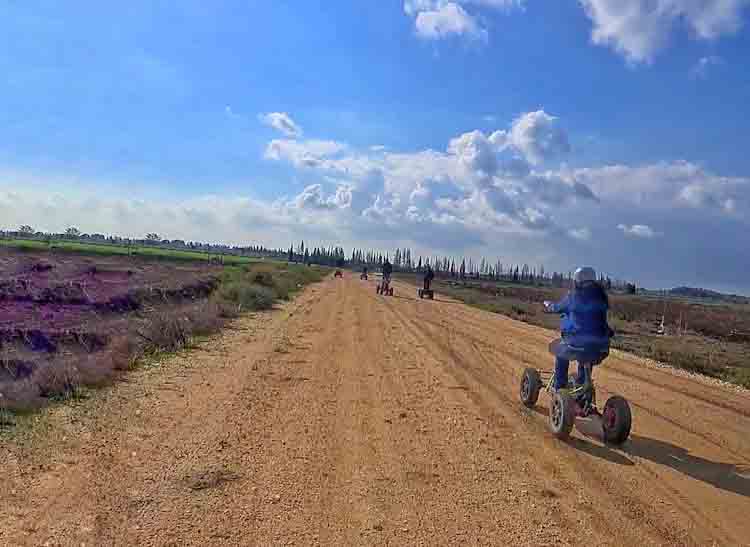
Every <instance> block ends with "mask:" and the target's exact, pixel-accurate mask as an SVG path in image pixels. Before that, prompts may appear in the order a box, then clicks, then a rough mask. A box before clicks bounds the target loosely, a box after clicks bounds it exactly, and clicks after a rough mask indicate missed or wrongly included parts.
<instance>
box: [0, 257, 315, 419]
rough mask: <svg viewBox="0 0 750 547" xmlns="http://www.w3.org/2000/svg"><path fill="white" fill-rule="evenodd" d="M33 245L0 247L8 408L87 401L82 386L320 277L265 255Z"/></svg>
mask: <svg viewBox="0 0 750 547" xmlns="http://www.w3.org/2000/svg"><path fill="white" fill-rule="evenodd" d="M0 251H2V248H0ZM31 251H33V250H32V249H29V252H25V253H24V252H22V253H19V252H18V251H17V250H14V251H9V250H8V249H6V250H5V251H2V252H3V254H2V256H0V267H2V269H3V271H0V274H5V275H2V276H1V277H0V311H2V312H3V313H2V314H0V315H2V318H1V319H0V409H3V412H4V413H6V414H7V413H8V412H9V411H11V410H12V411H19V410H26V409H33V408H36V407H39V406H42V405H44V404H45V402H47V401H50V400H77V399H81V398H84V397H85V394H86V388H88V387H94V386H99V385H105V384H107V383H109V382H111V381H112V380H113V379H114V378H115V377H116V376H117V375H119V374H121V373H122V372H123V371H127V370H129V369H131V368H133V367H134V366H136V365H137V363H139V362H141V361H142V360H143V359H144V358H146V357H154V356H156V355H158V354H160V353H163V352H176V351H181V350H183V349H186V348H189V347H190V346H191V345H192V344H193V343H194V341H195V340H196V339H197V338H201V337H204V336H208V335H211V334H214V333H216V332H218V331H219V330H220V329H221V327H222V326H224V325H225V324H226V322H227V321H228V320H231V319H233V318H235V317H237V316H239V315H240V314H242V313H244V312H250V311H257V310H267V309H270V308H272V307H273V305H274V303H276V302H277V301H278V300H285V299H288V298H289V297H290V296H291V295H292V294H293V293H294V292H296V291H298V290H299V289H300V288H302V287H303V286H304V285H306V284H308V283H311V282H314V281H317V280H320V279H321V278H322V276H323V275H324V274H325V269H322V268H318V267H310V266H303V265H297V264H289V265H288V264H285V263H280V262H270V261H265V262H264V261H257V262H248V263H246V264H242V265H233V266H224V267H212V266H207V265H199V266H197V267H194V266H189V265H187V264H179V263H176V264H175V265H170V264H169V263H163V262H160V263H154V262H148V261H145V262H144V261H143V260H141V259H132V258H131V259H128V258H125V257H122V258H118V257H111V258H106V259H105V258H104V257H103V256H102V255H94V256H95V257H96V258H91V257H84V256H79V257H76V256H75V255H73V256H69V257H66V258H60V257H57V256H55V255H53V254H48V253H43V254H42V253H39V252H31ZM94 262H95V263H94ZM196 268H197V269H196ZM40 319H41V323H40V322H39V321H40ZM4 415H5V414H4ZM4 421H6V422H7V421H8V420H6V419H4Z"/></svg>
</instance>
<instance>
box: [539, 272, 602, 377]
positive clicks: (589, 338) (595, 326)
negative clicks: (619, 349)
mask: <svg viewBox="0 0 750 547" xmlns="http://www.w3.org/2000/svg"><path fill="white" fill-rule="evenodd" d="M573 279H574V286H573V289H572V290H571V291H570V292H569V293H568V295H567V296H566V297H565V298H563V299H562V300H561V301H560V302H556V303H553V302H545V303H544V307H545V310H546V311H547V312H549V313H559V314H562V316H563V317H562V320H561V321H560V331H561V334H562V340H561V343H560V344H558V345H557V346H556V348H555V351H554V353H555V389H558V390H559V389H565V388H567V387H568V367H569V366H570V361H571V360H576V361H578V363H579V366H578V374H577V375H576V383H577V384H578V385H583V384H584V383H585V381H586V377H585V371H584V369H583V367H582V366H580V363H581V362H582V361H583V362H586V361H588V362H594V363H595V362H601V358H602V356H606V355H607V354H608V353H609V339H610V338H611V337H612V336H613V335H614V332H613V331H612V329H610V328H609V324H608V323H607V310H608V309H609V299H608V298H607V293H606V292H605V291H604V288H603V287H602V286H601V285H600V284H599V283H597V281H596V272H595V271H594V269H593V268H589V267H582V268H578V269H577V270H576V272H575V275H574V278H573Z"/></svg>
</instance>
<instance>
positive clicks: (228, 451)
mask: <svg viewBox="0 0 750 547" xmlns="http://www.w3.org/2000/svg"><path fill="white" fill-rule="evenodd" d="M407 290H408V291H409V293H410V292H411V291H412V290H414V289H412V288H407V286H402V285H400V284H396V291H397V294H398V293H401V294H402V295H404V294H408V293H407V292H406V291H407ZM553 336H554V334H553V333H550V332H548V331H545V330H543V329H538V328H536V327H531V326H529V325H525V324H522V323H517V322H514V321H511V320H509V319H507V318H503V317H500V316H497V315H494V314H490V313H487V312H482V311H480V310H476V309H473V308H468V307H466V306H463V305H460V304H457V303H452V302H439V301H434V302H428V301H419V300H417V299H413V298H408V297H403V298H388V297H380V296H377V295H375V290H374V283H372V282H361V281H359V280H355V279H354V278H353V277H352V276H349V275H348V274H347V275H345V277H344V279H342V280H334V279H330V280H326V281H324V282H323V283H321V284H319V285H316V286H314V287H311V288H308V289H307V290H305V292H304V293H303V294H302V295H301V296H299V297H298V299H297V300H295V301H294V302H292V303H288V304H285V305H284V306H283V309H281V310H279V311H277V312H273V313H269V314H265V313H264V314H257V315H256V316H254V317H248V318H242V319H240V320H238V321H237V322H236V324H235V325H234V327H233V328H232V329H229V330H227V331H226V332H225V333H223V335H221V336H219V337H217V338H216V339H213V340H212V341H210V342H208V343H206V344H204V345H203V347H202V350H201V351H193V352H190V353H186V354H184V355H180V356H176V357H174V358H170V359H167V360H166V361H165V362H164V363H163V364H162V365H161V366H160V367H157V368H154V369H147V370H142V371H137V372H135V373H133V374H132V375H130V376H129V377H128V381H127V382H124V383H121V384H118V385H116V386H114V387H113V388H111V389H108V390H104V391H103V392H101V393H100V394H97V395H96V396H95V397H94V399H93V400H92V401H88V402H86V403H84V404H83V405H81V406H79V407H59V408H56V409H53V410H52V411H50V413H49V416H48V417H47V418H45V419H44V420H43V423H44V424H46V427H42V426H39V427H38V428H36V429H35V430H34V431H35V433H31V434H30V436H29V437H27V438H26V437H23V436H21V437H20V438H19V439H18V440H15V441H12V442H10V443H7V444H6V445H3V446H1V447H0V461H4V462H7V463H6V484H8V486H9V488H8V489H5V490H4V491H0V544H3V545H4V544H8V545H41V544H44V543H45V542H48V544H49V545H81V544H82V543H83V544H86V545H134V544H138V545H263V546H265V545H288V544H292V543H293V544H295V545H407V544H409V545H411V544H415V545H420V544H424V545H434V544H441V545H443V544H444V545H466V544H469V545H499V544H500V545H503V544H515V545H576V544H581V543H587V544H594V545H623V544H625V545H641V544H643V545H711V544H715V545H743V544H748V542H749V541H750V522H748V521H747V514H748V511H750V465H749V464H747V459H746V458H743V455H746V454H750V444H749V443H750V440H749V439H748V438H747V435H746V434H744V435H743V433H742V432H745V433H746V432H747V431H750V420H749V419H748V418H747V415H748V412H750V401H748V400H747V398H746V397H743V396H742V395H741V394H736V393H726V395H725V397H726V398H725V399H723V400H722V401H718V403H720V404H712V402H713V400H714V397H716V396H717V394H723V393H724V390H722V389H720V388H717V387H715V386H706V385H704V384H701V383H699V382H693V381H691V380H689V379H685V378H678V379H675V380H674V382H671V381H670V380H671V379H672V376H671V375H669V374H668V372H665V371H662V370H658V371H657V370H653V369H649V368H642V367H640V366H639V365H638V364H637V361H635V360H630V357H629V356H627V354H620V353H619V352H618V353H615V354H613V356H611V357H610V359H609V360H608V361H607V363H606V364H605V365H603V366H602V367H601V369H600V370H599V372H598V373H597V382H598V387H599V388H600V389H599V391H600V396H601V395H606V394H607V393H609V392H610V390H611V391H614V392H620V393H622V394H624V395H626V396H627V397H628V398H629V399H631V401H632V403H633V407H634V427H633V440H632V441H631V442H630V443H628V444H626V445H625V446H624V447H623V448H622V449H620V450H612V449H610V448H607V447H604V446H602V445H601V444H600V443H598V442H596V441H594V440H591V439H587V438H581V437H580V436H579V435H576V437H575V438H574V439H573V440H571V442H569V443H561V442H559V441H557V440H555V439H553V438H552V437H551V436H550V435H549V434H548V433H547V431H546V423H545V417H544V415H543V414H544V412H545V409H544V404H545V403H544V402H542V404H541V405H540V407H539V408H538V409H536V411H529V410H527V409H525V408H523V407H522V406H521V405H520V403H519V402H518V394H517V391H518V377H519V375H520V372H521V370H522V369H523V368H524V367H525V366H528V365H530V364H531V365H534V366H539V367H540V368H551V364H552V361H551V358H550V356H549V355H548V354H547V349H546V348H547V342H548V341H549V340H550V339H551V338H552V337H553ZM602 400H604V397H602ZM723 403H726V404H725V406H726V407H729V408H723V407H722V404H723ZM707 413H708V415H704V414H707ZM722 424H723V425H722ZM24 439H25V440H24ZM743 466H747V467H746V468H745V467H743ZM745 476H747V478H743V477H745Z"/></svg>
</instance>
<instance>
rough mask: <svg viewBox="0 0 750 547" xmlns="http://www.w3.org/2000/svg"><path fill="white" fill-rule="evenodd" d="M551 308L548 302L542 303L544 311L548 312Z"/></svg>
mask: <svg viewBox="0 0 750 547" xmlns="http://www.w3.org/2000/svg"><path fill="white" fill-rule="evenodd" d="M551 308H552V302H550V301H549V300H545V301H544V311H550V309H551Z"/></svg>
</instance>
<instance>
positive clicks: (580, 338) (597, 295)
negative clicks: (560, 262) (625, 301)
mask: <svg viewBox="0 0 750 547" xmlns="http://www.w3.org/2000/svg"><path fill="white" fill-rule="evenodd" d="M608 309H609V299H608V298H607V293H606V292H604V289H602V288H601V287H600V286H599V285H597V284H596V283H587V284H585V285H583V286H582V287H576V288H575V289H574V290H572V291H570V292H569V293H568V295H567V296H566V297H565V298H563V299H562V300H561V301H560V302H557V303H555V304H552V305H551V306H550V311H551V312H555V313H560V314H562V315H563V317H562V320H561V322H560V331H561V333H562V337H563V340H564V341H565V342H567V343H568V344H570V345H573V346H580V347H584V348H586V349H599V348H601V349H608V348H609V339H610V336H612V330H611V329H610V328H609V324H608V323H607V310H608Z"/></svg>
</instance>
